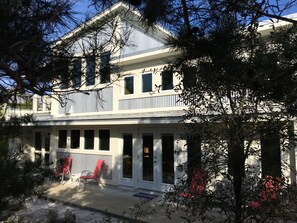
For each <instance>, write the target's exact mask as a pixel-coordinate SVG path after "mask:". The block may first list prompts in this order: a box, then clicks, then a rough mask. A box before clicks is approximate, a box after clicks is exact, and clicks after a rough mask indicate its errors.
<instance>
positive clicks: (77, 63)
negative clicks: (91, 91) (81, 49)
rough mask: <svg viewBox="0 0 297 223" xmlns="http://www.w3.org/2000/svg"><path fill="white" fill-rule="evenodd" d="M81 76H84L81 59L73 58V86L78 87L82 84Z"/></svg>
mask: <svg viewBox="0 0 297 223" xmlns="http://www.w3.org/2000/svg"><path fill="white" fill-rule="evenodd" d="M81 76H82V70H81V59H80V58H78V59H75V60H73V64H72V77H73V78H72V87H74V88H78V87H80V86H81Z"/></svg>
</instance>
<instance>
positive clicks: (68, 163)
mask: <svg viewBox="0 0 297 223" xmlns="http://www.w3.org/2000/svg"><path fill="white" fill-rule="evenodd" d="M71 162H72V159H71V157H66V158H65V165H64V169H63V171H64V174H68V173H69V172H70V167H71Z"/></svg>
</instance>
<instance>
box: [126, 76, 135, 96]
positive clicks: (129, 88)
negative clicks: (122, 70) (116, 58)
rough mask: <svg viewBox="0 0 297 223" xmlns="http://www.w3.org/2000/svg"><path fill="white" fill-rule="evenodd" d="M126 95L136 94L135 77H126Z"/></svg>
mask: <svg viewBox="0 0 297 223" xmlns="http://www.w3.org/2000/svg"><path fill="white" fill-rule="evenodd" d="M124 81H125V83H124V84H125V94H133V93H134V78H133V77H125V79H124Z"/></svg>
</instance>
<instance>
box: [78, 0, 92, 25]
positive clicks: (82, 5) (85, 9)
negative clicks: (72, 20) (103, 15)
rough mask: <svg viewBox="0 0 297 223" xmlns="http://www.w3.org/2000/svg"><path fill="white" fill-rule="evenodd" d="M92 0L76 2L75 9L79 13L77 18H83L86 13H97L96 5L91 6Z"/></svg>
mask: <svg viewBox="0 0 297 223" xmlns="http://www.w3.org/2000/svg"><path fill="white" fill-rule="evenodd" d="M90 3H91V0H76V4H75V6H74V11H76V12H77V13H78V14H77V15H76V18H78V19H79V20H83V19H84V18H85V16H86V14H90V13H91V14H94V13H96V10H95V9H94V7H92V6H90V7H89V5H90Z"/></svg>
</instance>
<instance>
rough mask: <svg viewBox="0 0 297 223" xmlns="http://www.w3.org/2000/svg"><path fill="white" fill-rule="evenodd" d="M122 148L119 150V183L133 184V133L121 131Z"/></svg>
mask: <svg viewBox="0 0 297 223" xmlns="http://www.w3.org/2000/svg"><path fill="white" fill-rule="evenodd" d="M121 145H122V147H121V148H122V149H121V152H120V154H121V155H120V156H121V173H120V183H121V184H122V185H125V186H133V180H134V178H133V177H134V167H133V165H135V162H134V152H133V147H134V145H133V134H132V133H128V132H127V133H123V134H122V142H121Z"/></svg>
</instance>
